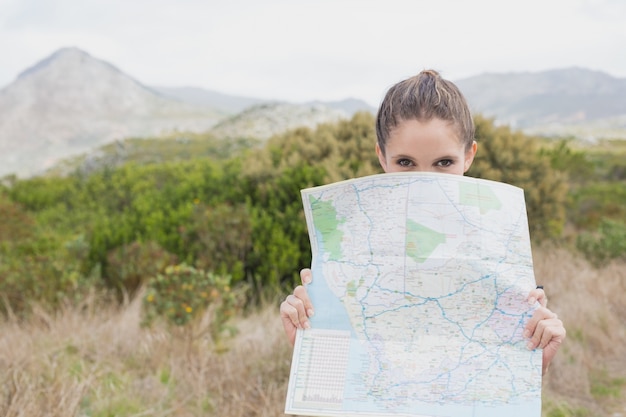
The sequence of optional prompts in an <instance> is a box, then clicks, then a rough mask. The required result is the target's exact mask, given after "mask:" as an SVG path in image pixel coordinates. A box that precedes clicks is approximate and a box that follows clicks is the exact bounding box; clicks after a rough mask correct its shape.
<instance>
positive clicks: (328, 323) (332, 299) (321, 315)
mask: <svg viewBox="0 0 626 417" xmlns="http://www.w3.org/2000/svg"><path fill="white" fill-rule="evenodd" d="M318 244H319V245H320V246H321V245H322V242H321V241H319V242H318ZM319 253H320V254H322V253H324V250H323V248H322V247H320V250H319ZM322 264H323V260H322V259H313V265H311V270H312V272H313V281H312V282H311V283H310V284H309V285H308V286H307V291H308V293H309V297H311V302H312V303H313V308H314V309H315V315H314V316H313V317H311V327H313V328H316V327H317V328H319V329H332V330H346V331H350V333H351V336H352V337H356V333H355V332H354V329H353V327H352V323H351V322H350V317H349V316H348V312H347V311H346V309H345V307H344V305H343V303H342V302H341V300H340V298H339V297H337V295H335V294H333V292H332V291H331V290H330V288H329V287H328V284H327V283H326V280H325V279H324V274H323V272H322Z"/></svg>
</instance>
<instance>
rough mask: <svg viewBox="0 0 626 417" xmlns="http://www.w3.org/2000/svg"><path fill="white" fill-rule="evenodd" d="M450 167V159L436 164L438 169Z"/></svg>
mask: <svg viewBox="0 0 626 417" xmlns="http://www.w3.org/2000/svg"><path fill="white" fill-rule="evenodd" d="M450 165H452V159H442V160H441V161H438V162H437V166H440V167H449V166H450Z"/></svg>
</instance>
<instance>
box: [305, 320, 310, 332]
mask: <svg viewBox="0 0 626 417" xmlns="http://www.w3.org/2000/svg"><path fill="white" fill-rule="evenodd" d="M310 328H311V325H310V324H309V322H308V321H307V322H306V323H304V329H305V330H306V329H310Z"/></svg>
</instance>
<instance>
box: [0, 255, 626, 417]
mask: <svg viewBox="0 0 626 417" xmlns="http://www.w3.org/2000/svg"><path fill="white" fill-rule="evenodd" d="M535 265H536V274H537V277H538V281H541V283H543V284H544V285H545V287H546V290H547V293H548V295H549V296H550V307H552V308H553V309H554V310H555V311H556V312H558V313H559V315H560V317H561V318H562V319H563V321H564V322H565V325H566V328H567V330H568V337H567V340H566V341H565V343H564V345H563V347H562V349H561V352H560V353H559V355H558V356H557V359H555V362H554V363H553V366H552V368H551V370H550V371H549V374H548V376H547V378H546V379H545V381H544V413H543V414H544V416H550V417H556V416H564V417H565V416H579V417H581V416H594V417H595V416H609V417H617V416H626V343H625V342H626V326H625V325H624V323H626V300H625V299H624V294H625V290H626V265H624V264H611V265H608V266H606V268H604V269H602V270H596V269H593V268H592V267H591V266H590V265H589V264H587V263H586V262H584V261H583V260H580V259H577V258H576V257H575V256H574V255H572V254H570V253H569V252H566V251H563V250H557V249H541V250H539V251H536V254H535ZM97 299H98V298H97V297H95V296H93V297H90V298H89V299H86V300H85V301H84V303H83V304H82V305H79V306H67V307H66V308H63V309H61V310H60V311H59V312H58V313H56V314H55V315H50V314H49V313H47V312H45V311H43V310H37V311H36V313H35V315H34V316H33V317H32V318H31V319H30V320H28V321H27V322H21V321H19V320H17V319H15V318H12V319H9V320H6V321H4V322H0V370H2V371H1V373H0V415H1V416H7V417H17V416H28V417H37V416H51V417H52V416H59V417H61V416H62V417H70V416H98V417H100V416H102V417H104V416H220V417H235V416H247V417H254V416H259V417H261V416H263V417H266V416H267V417H269V416H284V414H283V409H284V401H285V393H286V385H287V378H288V373H289V363H290V359H291V358H290V356H291V348H290V347H289V346H288V344H287V342H286V340H285V339H284V337H283V334H282V329H281V327H280V323H279V319H278V308H277V304H275V305H271V306H268V307H266V308H263V309H261V310H260V311H258V312H257V313H255V314H254V315H252V316H250V317H245V318H239V319H238V321H237V323H236V326H237V327H238V329H239V333H238V335H237V336H235V338H234V339H232V340H230V341H228V342H226V343H227V345H217V346H216V344H215V343H214V342H213V341H212V340H211V339H210V338H209V337H208V336H207V332H206V328H207V321H208V320H210V315H207V316H206V317H205V318H204V320H203V322H200V323H196V324H195V325H194V326H193V328H188V329H186V330H185V331H180V330H177V329H172V328H169V327H168V326H166V325H164V324H157V325H155V326H154V327H153V328H151V329H147V328H142V327H141V325H140V320H141V311H140V305H139V303H130V304H128V305H125V306H123V307H121V308H112V307H111V306H110V305H111V304H110V303H105V302H97Z"/></svg>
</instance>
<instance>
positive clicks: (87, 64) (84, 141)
mask: <svg viewBox="0 0 626 417" xmlns="http://www.w3.org/2000/svg"><path fill="white" fill-rule="evenodd" d="M222 117H224V114H222V113H221V112H218V111H216V110H213V109H209V108H201V107H198V106H192V105H190V104H188V103H183V102H181V101H178V100H173V99H170V98H166V97H164V96H163V95H161V94H160V93H158V92H156V91H154V90H152V89H150V88H148V87H146V86H144V85H142V84H141V83H139V82H138V81H136V80H135V79H133V78H132V77H130V76H128V75H126V74H124V73H123V72H121V71H120V70H118V69H117V68H116V67H114V66H112V65H111V64H109V63H107V62H104V61H101V60H98V59H96V58H94V57H92V56H90V55H89V54H87V53H86V52H84V51H81V50H79V49H77V48H63V49H60V50H59V51H57V52H55V53H54V54H52V55H51V56H49V57H47V58H46V59H44V60H42V61H40V62H39V63H37V64H36V65H34V66H33V67H31V68H28V69H26V70H25V71H24V72H22V73H21V74H20V75H19V76H18V77H17V79H16V80H15V81H14V82H13V83H12V84H10V85H8V86H7V87H5V88H4V89H2V90H0V176H2V175H6V174H9V173H16V174H17V175H19V176H26V175H31V174H34V173H37V172H41V171H42V170H44V169H45V168H47V167H50V166H52V165H53V164H54V163H55V162H56V161H58V160H59V159H61V158H64V157H66V156H68V155H72V154H76V153H80V152H85V151H87V150H89V149H93V148H94V147H96V146H99V145H102V144H105V143H109V142H112V141H115V140H118V139H122V138H125V137H130V136H145V135H157V134H159V133H161V132H163V131H172V130H177V129H179V130H186V129H193V130H206V129H209V128H210V127H212V126H213V125H214V124H215V123H216V122H217V121H218V120H220V119H221V118H222Z"/></svg>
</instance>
